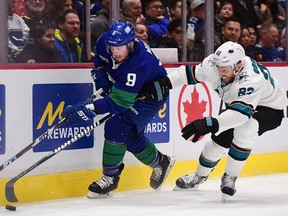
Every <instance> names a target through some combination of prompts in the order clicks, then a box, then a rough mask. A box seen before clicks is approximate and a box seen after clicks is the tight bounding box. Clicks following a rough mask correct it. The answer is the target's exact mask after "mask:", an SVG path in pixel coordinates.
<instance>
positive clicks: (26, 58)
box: [15, 21, 60, 63]
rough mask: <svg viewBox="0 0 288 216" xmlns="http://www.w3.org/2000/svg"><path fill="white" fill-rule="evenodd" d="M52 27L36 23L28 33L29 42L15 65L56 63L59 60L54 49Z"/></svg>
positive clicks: (48, 24) (18, 56) (47, 24)
mask: <svg viewBox="0 0 288 216" xmlns="http://www.w3.org/2000/svg"><path fill="white" fill-rule="evenodd" d="M54 42H55V39H54V27H53V25H51V24H50V23H48V22H46V23H43V22H42V21H37V23H35V24H34V28H32V29H31V32H30V41H29V43H28V44H27V45H26V46H25V47H24V49H23V50H22V51H21V52H20V53H19V55H17V57H16V59H15V62H16V63H58V62H60V58H59V56H58V53H57V52H56V51H55V49H54Z"/></svg>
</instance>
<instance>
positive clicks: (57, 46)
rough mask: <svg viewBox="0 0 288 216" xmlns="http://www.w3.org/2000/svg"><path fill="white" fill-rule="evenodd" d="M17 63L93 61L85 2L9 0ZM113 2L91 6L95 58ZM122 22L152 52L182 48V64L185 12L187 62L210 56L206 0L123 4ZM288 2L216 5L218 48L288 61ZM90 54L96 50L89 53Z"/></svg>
mask: <svg viewBox="0 0 288 216" xmlns="http://www.w3.org/2000/svg"><path fill="white" fill-rule="evenodd" d="M5 1H7V2H8V45H9V61H10V62H11V63H53V62H54V63H58V62H61V63H79V62H89V61H92V60H93V59H92V60H91V59H88V56H87V50H86V49H87V47H86V46H85V40H86V39H85V34H87V33H86V32H85V22H84V20H85V14H84V11H85V10H84V6H83V2H82V1H81V0H5ZM111 1H112V0H91V1H90V9H91V10H90V13H91V16H90V29H91V53H92V56H93V52H94V49H93V48H94V46H95V44H96V41H97V39H98V38H99V37H100V36H101V35H102V34H104V33H105V32H106V31H107V30H108V28H109V26H110V24H111V22H110V17H109V14H110V11H109V10H110V3H111ZM120 3H121V5H120V20H122V21H129V22H131V23H132V24H133V25H134V26H135V32H136V37H137V38H138V39H141V40H143V41H145V42H146V43H147V44H148V45H149V46H150V47H151V48H176V49H177V50H178V61H181V59H182V56H181V55H182V43H183V32H182V22H181V17H182V13H185V16H187V28H186V37H185V38H187V43H186V44H187V49H186V50H187V62H198V61H202V60H203V59H204V57H205V54H204V51H205V36H204V35H205V0H187V5H186V7H185V8H186V11H183V10H182V9H181V8H182V6H181V0H122V1H120ZM286 6H287V5H286V1H283V0H214V49H215V50H216V49H217V48H218V47H219V46H220V45H221V44H222V43H224V42H226V41H233V42H237V43H240V44H241V45H242V46H243V47H244V49H245V51H246V54H247V55H248V56H250V57H251V58H254V59H255V60H257V61H272V62H276V61H286V56H285V53H286V51H285V49H286V37H285V36H286V34H285V29H286V28H285V24H286V18H287V17H286V13H285V11H286V9H285V8H286ZM88 52H90V50H88Z"/></svg>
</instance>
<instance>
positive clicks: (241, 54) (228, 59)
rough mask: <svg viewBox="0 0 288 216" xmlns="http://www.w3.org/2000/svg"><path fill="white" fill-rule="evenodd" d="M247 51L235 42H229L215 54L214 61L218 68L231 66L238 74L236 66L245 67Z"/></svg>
mask: <svg viewBox="0 0 288 216" xmlns="http://www.w3.org/2000/svg"><path fill="white" fill-rule="evenodd" d="M244 59H245V50H244V48H243V47H242V46H241V45H240V44H238V43H235V42H232V41H227V42H225V43H223V44H222V45H221V46H220V47H218V49H217V50H216V51H215V53H214V57H213V61H214V63H215V65H216V66H217V67H225V66H231V67H232V70H233V71H235V72H236V64H238V63H240V62H241V63H242V65H244Z"/></svg>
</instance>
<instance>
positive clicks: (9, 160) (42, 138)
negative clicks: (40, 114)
mask: <svg viewBox="0 0 288 216" xmlns="http://www.w3.org/2000/svg"><path fill="white" fill-rule="evenodd" d="M102 92H103V89H102V88H101V89H99V90H98V91H96V92H95V93H94V94H93V95H91V96H90V97H89V98H87V99H86V100H85V102H84V103H85V104H89V103H91V102H92V101H93V100H94V99H95V98H96V97H97V96H98V95H100V94H101V93H102ZM66 120H67V119H66V118H62V119H61V120H60V121H59V122H58V123H57V124H55V125H54V126H53V127H51V128H49V129H47V131H46V132H45V133H43V134H41V135H40V136H39V137H37V138H36V139H35V140H34V141H33V142H32V143H30V144H29V145H28V146H26V147H25V148H24V149H22V150H21V151H19V152H18V153H17V154H15V155H14V156H12V157H11V158H10V159H8V160H7V161H6V162H4V163H3V164H2V165H1V166H0V171H1V170H3V169H5V168H7V167H8V166H9V165H10V164H11V163H13V162H14V161H15V160H17V159H18V158H20V157H21V156H22V155H24V154H25V153H26V152H27V151H29V150H30V149H31V148H33V147H34V146H36V145H38V144H39V143H40V142H41V141H43V140H45V139H46V138H47V137H48V136H50V135H51V134H52V133H53V132H54V130H55V129H56V128H58V127H60V126H61V125H62V124H63V123H65V121H66Z"/></svg>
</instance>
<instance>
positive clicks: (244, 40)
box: [239, 26, 262, 61]
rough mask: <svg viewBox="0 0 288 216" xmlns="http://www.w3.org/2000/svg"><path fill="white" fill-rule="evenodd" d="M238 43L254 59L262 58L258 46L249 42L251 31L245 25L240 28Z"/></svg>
mask: <svg viewBox="0 0 288 216" xmlns="http://www.w3.org/2000/svg"><path fill="white" fill-rule="evenodd" d="M239 44H240V45H241V46H242V47H243V48H244V50H245V53H246V55H247V56H249V57H250V58H252V59H254V60H256V61H258V60H262V54H261V51H260V49H259V48H258V47H255V44H251V33H250V31H249V28H248V27H246V26H245V27H243V29H242V33H241V37H240V39H239Z"/></svg>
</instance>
